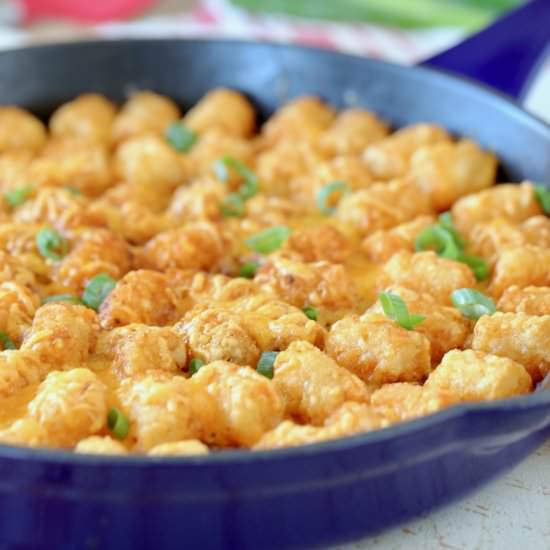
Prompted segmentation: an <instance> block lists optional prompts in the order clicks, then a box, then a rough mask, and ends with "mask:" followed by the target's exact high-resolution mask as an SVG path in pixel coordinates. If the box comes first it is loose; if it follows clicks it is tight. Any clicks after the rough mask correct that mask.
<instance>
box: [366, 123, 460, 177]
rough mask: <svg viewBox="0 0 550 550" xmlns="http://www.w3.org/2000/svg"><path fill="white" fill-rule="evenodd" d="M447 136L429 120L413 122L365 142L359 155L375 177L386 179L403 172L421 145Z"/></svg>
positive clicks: (438, 140) (447, 137) (436, 141)
mask: <svg viewBox="0 0 550 550" xmlns="http://www.w3.org/2000/svg"><path fill="white" fill-rule="evenodd" d="M450 140H451V137H450V136H449V134H448V133H447V132H446V131H445V130H444V129H443V128H441V127H439V126H435V125H433V124H414V125H412V126H407V127H406V128H402V129H401V130H397V132H395V133H393V134H391V135H390V136H388V137H387V138H385V139H383V140H381V141H378V142H376V143H373V144H371V145H369V146H368V147H367V148H366V149H365V151H364V153H363V159H364V160H365V162H366V163H367V166H368V168H369V170H370V171H371V173H372V174H373V175H374V176H376V178H378V179H384V180H389V179H392V178H399V177H401V176H404V175H405V174H406V172H407V171H408V169H409V166H410V160H411V157H412V156H413V154H414V153H415V151H417V150H418V149H419V148H420V147H423V146H425V145H434V144H436V143H447V142H450Z"/></svg>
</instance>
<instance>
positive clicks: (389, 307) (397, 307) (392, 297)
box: [378, 292, 426, 330]
mask: <svg viewBox="0 0 550 550" xmlns="http://www.w3.org/2000/svg"><path fill="white" fill-rule="evenodd" d="M378 299H379V300H380V303H381V304H382V308H383V310H384V313H385V314H386V316H388V317H389V318H390V319H393V320H394V321H396V322H397V323H399V325H401V326H402V327H403V328H405V329H407V330H413V329H414V327H416V325H419V324H420V323H422V321H424V320H425V319H426V317H425V316H424V315H413V314H410V313H409V309H408V308H407V304H406V303H405V302H404V301H403V299H402V298H401V296H398V295H397V294H392V293H391V292H381V293H380V295H379V296H378Z"/></svg>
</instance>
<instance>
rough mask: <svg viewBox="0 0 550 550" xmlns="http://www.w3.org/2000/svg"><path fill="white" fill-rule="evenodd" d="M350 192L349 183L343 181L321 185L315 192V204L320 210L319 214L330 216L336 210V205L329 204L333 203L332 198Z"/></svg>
mask: <svg viewBox="0 0 550 550" xmlns="http://www.w3.org/2000/svg"><path fill="white" fill-rule="evenodd" d="M349 193H351V189H350V187H349V185H348V184H347V183H345V182H343V181H333V182H331V183H327V184H326V185H325V186H323V187H322V188H321V189H320V190H319V192H318V193H317V198H316V201H317V206H318V207H319V210H320V211H321V214H324V215H325V216H330V215H331V214H334V212H335V211H336V206H329V204H330V203H334V199H335V198H337V197H338V195H340V198H341V196H343V195H347V194H349Z"/></svg>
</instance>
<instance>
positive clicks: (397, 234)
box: [361, 216, 435, 262]
mask: <svg viewBox="0 0 550 550" xmlns="http://www.w3.org/2000/svg"><path fill="white" fill-rule="evenodd" d="M434 223H435V217H434V216H418V218H414V219H413V220H412V221H410V222H406V223H402V224H399V225H396V226H395V227H392V228H391V229H380V230H378V231H375V232H374V233H372V234H371V235H369V236H367V237H365V239H364V240H363V242H362V244H361V247H362V249H363V251H364V252H365V253H366V254H367V256H368V258H369V260H371V261H372V262H385V261H386V260H389V259H390V258H391V257H392V256H393V255H394V254H395V253H396V252H399V251H400V250H408V251H409V252H414V248H415V247H414V242H415V240H416V237H418V235H420V233H422V231H423V230H424V229H426V227H429V226H430V225H432V224H434Z"/></svg>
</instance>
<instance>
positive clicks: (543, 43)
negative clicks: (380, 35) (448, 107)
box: [423, 0, 550, 100]
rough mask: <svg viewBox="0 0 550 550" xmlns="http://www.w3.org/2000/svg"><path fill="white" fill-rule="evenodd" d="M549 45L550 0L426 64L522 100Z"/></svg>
mask: <svg viewBox="0 0 550 550" xmlns="http://www.w3.org/2000/svg"><path fill="white" fill-rule="evenodd" d="M549 44H550V0H531V1H530V2H528V3H527V4H526V5H525V6H522V7H520V8H518V9H516V10H514V11H512V12H511V13H509V14H507V15H505V16H504V17H502V18H501V19H499V20H497V21H496V22H495V23H494V24H493V25H491V26H489V27H487V28H486V29H484V30H483V31H481V32H479V33H478V34H475V35H474V36H472V37H470V38H468V39H466V40H465V41H464V42H462V43H460V44H458V45H457V46H455V47H454V48H451V49H449V50H447V51H445V52H443V53H440V54H438V55H436V56H434V57H431V58H430V59H427V60H425V61H424V62H423V65H428V66H430V67H435V68H440V69H445V70H448V71H452V72H455V73H459V74H462V75H464V76H468V77H470V78H473V79H475V80H477V81H479V82H482V83H485V84H488V85H489V86H492V87H493V88H496V89H497V90H500V91H501V92H504V93H506V94H508V95H510V96H512V97H514V98H516V99H519V100H521V99H523V96H524V94H525V92H526V91H527V89H528V88H529V84H530V83H531V80H532V77H533V75H534V74H535V72H536V69H537V68H538V67H539V65H540V63H541V61H542V60H543V59H544V55H543V54H544V53H545V52H546V51H549V49H548V46H549Z"/></svg>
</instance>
